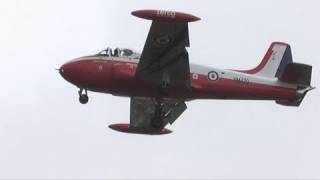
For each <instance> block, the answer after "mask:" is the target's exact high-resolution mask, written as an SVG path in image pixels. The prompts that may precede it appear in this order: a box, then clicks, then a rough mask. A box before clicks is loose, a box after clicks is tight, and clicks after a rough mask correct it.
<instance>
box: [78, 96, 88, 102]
mask: <svg viewBox="0 0 320 180" xmlns="http://www.w3.org/2000/svg"><path fill="white" fill-rule="evenodd" d="M88 101H89V97H88V95H86V94H82V95H80V96H79V102H80V103H81V104H87V103H88Z"/></svg>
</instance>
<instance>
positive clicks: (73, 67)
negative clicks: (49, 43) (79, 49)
mask: <svg viewBox="0 0 320 180" xmlns="http://www.w3.org/2000/svg"><path fill="white" fill-rule="evenodd" d="M77 64H78V63H77V61H70V62H67V63H65V64H63V65H62V66H61V67H60V69H59V73H60V75H61V76H62V77H63V78H64V79H65V80H67V81H69V82H73V81H74V79H75V77H76V76H77V69H78V68H77Z"/></svg>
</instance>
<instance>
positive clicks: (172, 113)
mask: <svg viewBox="0 0 320 180" xmlns="http://www.w3.org/2000/svg"><path fill="white" fill-rule="evenodd" d="M156 103H157V102H156V100H155V98H149V97H131V106H130V126H129V128H130V129H131V130H132V131H137V132H141V133H147V134H159V133H160V134H161V133H162V132H164V131H165V129H163V128H161V129H155V128H153V127H152V126H151V125H150V124H151V120H152V118H154V114H155V111H156V109H155V108H156ZM162 106H163V112H162V116H163V120H164V124H163V125H162V127H165V126H166V125H167V124H168V123H170V124H172V123H173V122H174V121H175V120H176V119H178V117H179V116H180V115H181V114H182V113H183V112H184V111H185V110H186V109H187V106H186V104H185V103H184V101H181V100H175V99H165V100H164V101H163V104H162Z"/></svg>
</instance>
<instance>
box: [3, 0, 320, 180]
mask: <svg viewBox="0 0 320 180" xmlns="http://www.w3.org/2000/svg"><path fill="white" fill-rule="evenodd" d="M319 7H320V3H319V1H317V0H313V1H312V0H307V1H298V0H280V1H279V0H262V1H252V0H242V1H236V0H234V1H231V0H227V1H210V0H207V1H204V0H203V1H201V0H197V1H195V0H190V1H175V2H174V1H172V0H153V1H150V0H139V1H132V0H131V1H130V0H126V1H124V0H123V1H102V0H100V1H99V0H90V1H89V0H88V1H79V0H69V1H62V0H60V1H59V0H52V1H44V0H38V1H37V0H28V1H22V0H1V1H0V65H1V70H0V82H1V87H2V88H1V89H0V92H1V94H2V98H1V103H0V109H1V111H0V178H22V177H25V178H45V177H47V178H58V177H64V178H70V177H73V178H77V177H78V178H129V177H135V178H143V177H144V178H147V177H153V178H156V177H157V178H168V177H170V178H183V177H193V178H210V177H211V178H257V177H260V178H274V177H277V178H290V177H291V178H292V177H295V178H302V177H304V178H315V177H318V178H320V153H319V152H320V141H319V137H320V130H319V127H320V121H319V118H318V117H317V116H319V110H320V108H319V100H320V99H319V97H320V94H319V90H318V89H316V90H314V91H312V92H310V93H309V94H308V95H307V97H306V98H305V100H304V102H303V103H302V106H301V107H300V108H289V107H283V106H279V105H277V104H275V103H274V102H267V101H216V100H210V101H194V102H190V103H188V104H187V105H188V110H187V111H186V112H185V113H184V114H183V115H182V116H181V117H180V118H179V119H178V120H177V121H176V123H175V124H174V125H173V126H171V127H169V128H170V129H172V130H173V131H174V132H173V133H172V134H170V135H165V136H142V135H130V134H129V135H128V134H122V133H117V132H114V131H112V130H109V129H108V128H107V126H108V125H109V124H112V123H119V122H128V121H129V99H127V98H120V97H114V96H111V95H107V94H98V93H92V92H90V94H89V96H90V102H89V104H88V105H85V106H83V105H80V104H79V102H78V95H77V88H76V87H74V86H72V85H71V84H69V83H67V82H66V81H64V80H63V79H62V78H61V77H60V75H59V74H58V73H57V72H56V71H55V70H54V69H55V68H57V67H59V66H60V65H61V64H63V63H64V62H66V61H68V60H70V59H72V58H76V57H79V56H83V55H88V54H94V53H96V52H98V51H99V50H102V49H104V48H106V47H107V46H111V47H116V46H120V47H129V48H133V49H136V50H139V51H141V50H142V48H143V45H144V41H145V38H146V36H147V33H148V30H149V26H150V24H151V22H150V21H146V20H142V19H138V18H136V17H133V16H131V15H130V13H131V11H133V10H138V9H148V8H152V9H167V10H178V11H182V12H188V13H192V14H194V15H197V16H199V17H201V18H202V20H201V21H199V22H195V23H192V24H191V25H190V29H189V30H190V41H191V48H189V56H190V60H191V62H193V63H198V64H202V65H210V66H214V67H221V68H232V69H248V68H252V67H254V66H255V65H257V64H258V63H259V62H260V60H261V58H262V56H263V55H264V53H265V51H266V50H267V48H268V46H269V44H270V43H271V42H272V41H284V42H287V43H289V44H291V48H292V51H293V56H294V61H296V62H301V63H306V64H311V65H313V79H312V84H313V85H315V86H318V84H319V81H320V78H319V77H320V76H319V65H320V64H319V56H320V55H319V43H320V36H319V32H320V25H319V19H320V12H319Z"/></svg>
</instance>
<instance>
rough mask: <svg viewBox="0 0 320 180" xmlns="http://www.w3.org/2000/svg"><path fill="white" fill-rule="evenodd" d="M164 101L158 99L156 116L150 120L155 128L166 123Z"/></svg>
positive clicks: (160, 127) (159, 127) (161, 126)
mask: <svg viewBox="0 0 320 180" xmlns="http://www.w3.org/2000/svg"><path fill="white" fill-rule="evenodd" d="M163 106H164V104H163V102H162V99H157V100H156V106H155V111H154V116H153V118H152V119H151V121H150V125H151V126H152V127H153V128H155V129H162V128H163V125H164V121H163V119H164V111H163Z"/></svg>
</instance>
